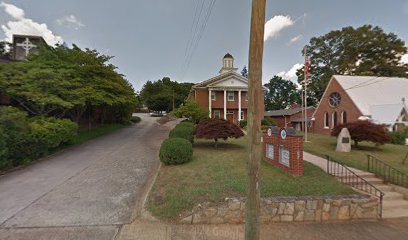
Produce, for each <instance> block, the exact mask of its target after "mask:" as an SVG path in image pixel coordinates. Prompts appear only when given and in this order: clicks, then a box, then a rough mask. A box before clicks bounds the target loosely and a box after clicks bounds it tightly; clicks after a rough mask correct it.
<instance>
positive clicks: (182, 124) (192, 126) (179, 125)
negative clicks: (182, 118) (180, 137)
mask: <svg viewBox="0 0 408 240" xmlns="http://www.w3.org/2000/svg"><path fill="white" fill-rule="evenodd" d="M178 127H187V128H191V129H194V128H195V124H194V123H192V122H181V123H179V124H177V126H176V128H178Z"/></svg>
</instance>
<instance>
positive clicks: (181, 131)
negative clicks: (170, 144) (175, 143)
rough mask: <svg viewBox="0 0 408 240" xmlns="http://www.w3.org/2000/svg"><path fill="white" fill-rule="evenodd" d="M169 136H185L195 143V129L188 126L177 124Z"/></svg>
mask: <svg viewBox="0 0 408 240" xmlns="http://www.w3.org/2000/svg"><path fill="white" fill-rule="evenodd" d="M169 138H184V139H186V140H188V141H190V142H191V143H194V129H193V128H191V127H186V126H179V127H178V126H176V127H175V128H174V129H172V130H171V131H170V133H169Z"/></svg>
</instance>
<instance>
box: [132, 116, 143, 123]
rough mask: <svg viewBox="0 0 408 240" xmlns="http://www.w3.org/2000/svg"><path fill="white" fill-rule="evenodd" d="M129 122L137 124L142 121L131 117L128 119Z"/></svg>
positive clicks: (136, 117)
mask: <svg viewBox="0 0 408 240" xmlns="http://www.w3.org/2000/svg"><path fill="white" fill-rule="evenodd" d="M130 121H131V122H132V123H138V122H140V121H142V119H141V118H140V117H138V116H132V117H131V118H130Z"/></svg>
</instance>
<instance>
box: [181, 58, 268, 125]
mask: <svg viewBox="0 0 408 240" xmlns="http://www.w3.org/2000/svg"><path fill="white" fill-rule="evenodd" d="M222 62H223V66H222V68H221V70H220V71H219V74H218V75H217V76H215V77H213V78H210V79H208V80H206V81H203V82H201V83H198V84H196V85H194V86H193V87H192V88H191V91H190V94H189V96H188V99H189V100H192V101H196V102H197V103H198V104H199V105H200V106H201V107H203V108H206V109H208V111H209V117H210V118H218V119H226V120H228V121H229V122H231V123H235V124H238V123H239V121H241V120H246V119H247V105H248V95H247V93H248V79H247V78H246V77H244V76H242V75H241V74H239V73H237V70H238V69H237V68H234V58H233V57H232V55H231V54H229V53H227V54H226V55H225V56H224V58H223V61H222ZM266 91H267V89H266V88H265V87H263V92H264V94H265V93H266ZM263 99H264V98H263V97H262V104H261V105H260V106H259V110H260V111H261V112H262V118H263V113H264V111H265V106H264V102H263V101H264V100H263Z"/></svg>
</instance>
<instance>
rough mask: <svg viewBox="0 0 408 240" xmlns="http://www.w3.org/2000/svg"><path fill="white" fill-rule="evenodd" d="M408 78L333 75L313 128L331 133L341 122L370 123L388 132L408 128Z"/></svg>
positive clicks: (316, 113)
mask: <svg viewBox="0 0 408 240" xmlns="http://www.w3.org/2000/svg"><path fill="white" fill-rule="evenodd" d="M405 99H408V79H406V78H397V77H375V76H342V75H334V76H333V77H332V78H331V80H330V81H329V84H328V85H327V87H326V90H325V92H324V94H323V96H322V98H321V100H320V102H319V105H318V106H317V108H316V111H315V113H314V115H313V120H314V122H313V129H314V131H315V132H317V133H322V134H330V132H331V130H332V129H333V128H334V127H335V126H337V125H339V124H343V123H347V122H355V121H357V120H370V121H373V122H375V123H378V124H384V125H386V126H387V127H388V128H389V130H391V131H395V130H398V126H401V125H402V126H408V110H407V106H406V103H405Z"/></svg>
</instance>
